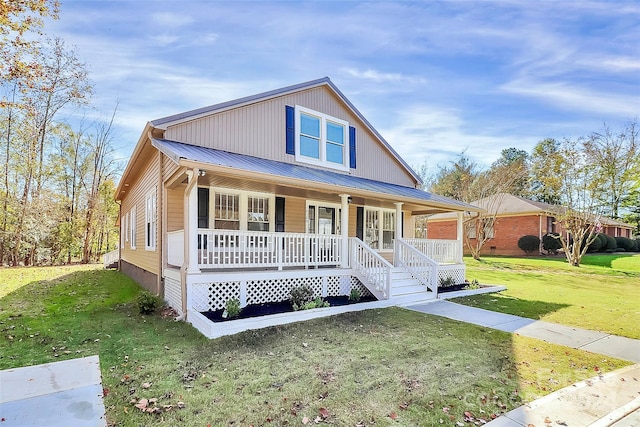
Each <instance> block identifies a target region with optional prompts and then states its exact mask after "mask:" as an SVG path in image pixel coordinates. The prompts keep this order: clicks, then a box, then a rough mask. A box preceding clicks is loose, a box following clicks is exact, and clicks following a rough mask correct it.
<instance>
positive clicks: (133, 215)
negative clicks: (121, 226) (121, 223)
mask: <svg viewBox="0 0 640 427" xmlns="http://www.w3.org/2000/svg"><path fill="white" fill-rule="evenodd" d="M129 220H130V221H131V224H130V226H129V245H130V246H131V249H135V248H136V232H137V230H138V226H137V224H136V207H135V206H134V207H133V208H132V209H131V213H130V214H129Z"/></svg>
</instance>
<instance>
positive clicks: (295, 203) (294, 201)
mask: <svg viewBox="0 0 640 427" xmlns="http://www.w3.org/2000/svg"><path fill="white" fill-rule="evenodd" d="M306 209H307V205H306V201H305V199H299V198H297V197H287V198H286V199H285V202H284V221H285V225H284V231H286V232H287V233H304V232H306V230H305V223H306Z"/></svg>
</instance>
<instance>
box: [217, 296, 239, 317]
mask: <svg viewBox="0 0 640 427" xmlns="http://www.w3.org/2000/svg"><path fill="white" fill-rule="evenodd" d="M240 310H242V309H241V308H240V300H239V299H237V298H229V299H228V300H227V302H226V303H225V305H224V311H223V312H222V317H223V318H225V319H226V318H227V317H236V316H237V315H238V314H240Z"/></svg>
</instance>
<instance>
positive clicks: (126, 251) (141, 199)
mask: <svg viewBox="0 0 640 427" xmlns="http://www.w3.org/2000/svg"><path fill="white" fill-rule="evenodd" d="M159 167H160V155H159V153H158V152H155V153H154V155H153V157H152V158H150V159H149V161H148V162H147V163H146V164H145V167H144V169H143V170H142V171H141V173H140V174H139V177H138V178H137V179H136V180H135V181H134V182H133V183H131V185H130V186H129V187H128V189H127V193H128V194H126V195H125V196H124V198H123V199H122V214H123V215H125V214H127V213H128V212H130V211H131V209H132V207H133V206H134V205H135V206H136V217H137V218H136V219H137V221H136V224H137V227H136V228H137V233H136V249H131V246H130V243H131V242H126V243H125V247H124V248H123V249H122V252H121V253H122V259H123V260H124V261H127V262H129V263H131V264H133V265H135V266H138V267H140V268H142V269H144V270H147V271H149V272H151V273H154V274H158V262H159V258H158V257H159V254H160V252H159V248H158V244H159V243H160V240H159V239H158V236H156V242H157V243H158V244H157V245H156V250H154V251H148V250H145V197H146V196H147V194H149V193H150V192H151V191H152V190H153V189H154V188H156V187H157V186H158V175H159V172H160V171H159ZM156 194H157V200H158V203H157V205H158V206H157V208H158V221H157V228H158V229H159V228H160V227H161V220H160V218H161V215H160V211H161V206H160V197H159V189H157V190H156Z"/></svg>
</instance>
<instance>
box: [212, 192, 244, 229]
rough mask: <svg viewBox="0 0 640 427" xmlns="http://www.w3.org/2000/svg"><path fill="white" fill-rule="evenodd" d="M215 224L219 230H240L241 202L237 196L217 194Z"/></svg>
mask: <svg viewBox="0 0 640 427" xmlns="http://www.w3.org/2000/svg"><path fill="white" fill-rule="evenodd" d="M214 224H215V228H216V229H218V230H240V201H239V197H238V195H237V194H227V193H216V194H215V213H214Z"/></svg>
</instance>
